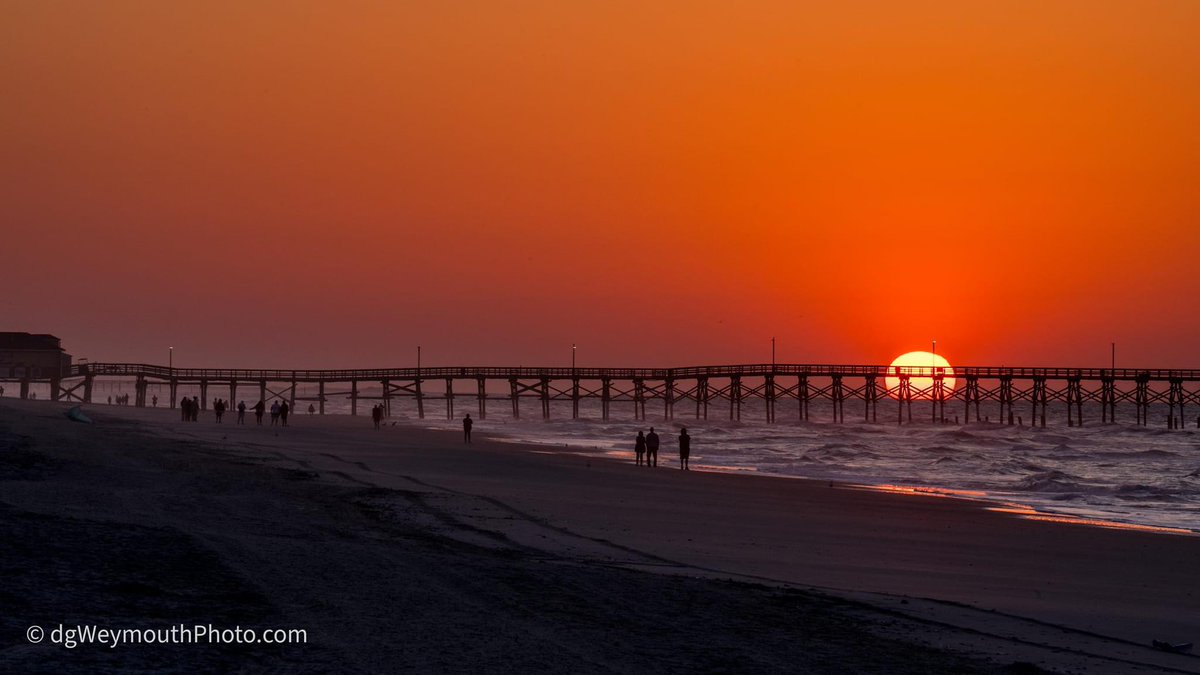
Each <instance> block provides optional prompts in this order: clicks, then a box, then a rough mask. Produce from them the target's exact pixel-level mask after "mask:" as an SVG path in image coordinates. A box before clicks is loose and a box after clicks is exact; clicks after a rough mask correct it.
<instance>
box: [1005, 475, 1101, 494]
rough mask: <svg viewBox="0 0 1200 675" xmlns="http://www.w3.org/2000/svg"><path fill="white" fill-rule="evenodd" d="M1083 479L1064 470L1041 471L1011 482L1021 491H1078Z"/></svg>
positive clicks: (1014, 487)
mask: <svg viewBox="0 0 1200 675" xmlns="http://www.w3.org/2000/svg"><path fill="white" fill-rule="evenodd" d="M1082 481H1083V479H1082V478H1080V477H1079V476H1075V475H1072V474H1069V473H1066V472H1065V471H1042V472H1040V473H1035V474H1033V475H1032V476H1026V477H1025V478H1022V479H1021V480H1019V481H1017V482H1016V483H1014V484H1013V486H1012V487H1013V489H1016V490H1020V491H1022V492H1079V491H1081V490H1080V488H1082V487H1084V486H1083V484H1082Z"/></svg>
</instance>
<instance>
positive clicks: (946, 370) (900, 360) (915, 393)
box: [884, 352, 956, 400]
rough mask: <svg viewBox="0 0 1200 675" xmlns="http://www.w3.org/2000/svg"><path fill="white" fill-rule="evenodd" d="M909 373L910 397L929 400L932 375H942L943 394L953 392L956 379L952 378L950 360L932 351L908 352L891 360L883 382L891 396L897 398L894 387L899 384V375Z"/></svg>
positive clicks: (952, 371) (931, 388) (952, 370)
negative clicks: (944, 390) (944, 389)
mask: <svg viewBox="0 0 1200 675" xmlns="http://www.w3.org/2000/svg"><path fill="white" fill-rule="evenodd" d="M902 374H903V375H909V376H911V377H910V378H909V386H911V387H912V397H913V399H915V400H929V399H931V398H933V378H934V375H938V374H941V375H944V376H945V379H944V380H943V385H944V386H945V388H946V392H945V396H946V397H947V398H949V397H950V394H952V393H953V392H954V385H955V383H956V380H955V378H954V368H952V367H951V366H950V362H949V361H947V360H946V359H944V358H942V356H940V355H938V354H934V353H933V352H908V353H907V354H901V355H900V356H897V357H896V358H895V360H893V361H892V365H891V367H889V368H888V375H887V377H886V378H885V380H884V382H885V384H886V386H887V389H888V393H889V394H891V396H892V397H893V398H898V396H897V393H896V389H897V387H899V386H900V377H899V375H902Z"/></svg>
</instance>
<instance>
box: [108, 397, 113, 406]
mask: <svg viewBox="0 0 1200 675" xmlns="http://www.w3.org/2000/svg"><path fill="white" fill-rule="evenodd" d="M108 404H109V405H112V397H111V396H109V397H108Z"/></svg>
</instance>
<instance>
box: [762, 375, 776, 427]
mask: <svg viewBox="0 0 1200 675" xmlns="http://www.w3.org/2000/svg"><path fill="white" fill-rule="evenodd" d="M763 396H764V397H766V408H767V423H768V424H770V423H773V422H775V376H774V375H767V376H766V378H765V380H764V382H763Z"/></svg>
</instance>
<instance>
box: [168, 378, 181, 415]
mask: <svg viewBox="0 0 1200 675" xmlns="http://www.w3.org/2000/svg"><path fill="white" fill-rule="evenodd" d="M170 388H171V409H172V410H174V409H175V395H176V394H177V393H178V389H179V382H178V381H177V380H176V379H175V374H174V373H172V374H171V387H170Z"/></svg>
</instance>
